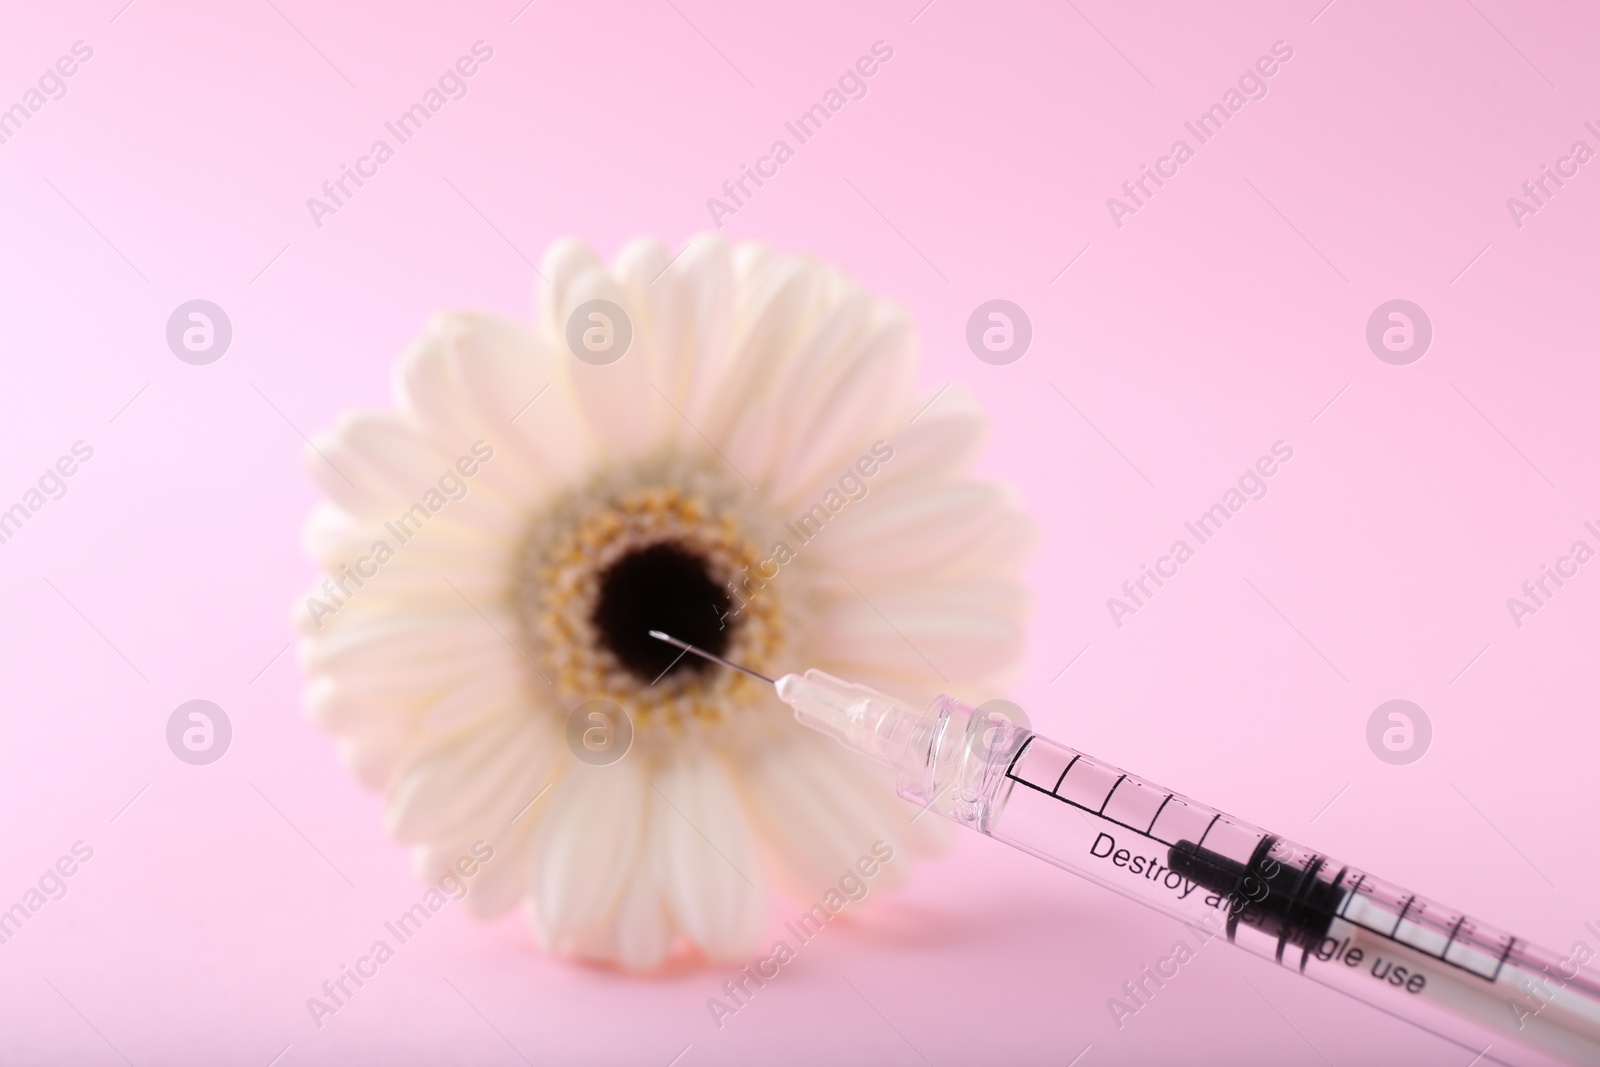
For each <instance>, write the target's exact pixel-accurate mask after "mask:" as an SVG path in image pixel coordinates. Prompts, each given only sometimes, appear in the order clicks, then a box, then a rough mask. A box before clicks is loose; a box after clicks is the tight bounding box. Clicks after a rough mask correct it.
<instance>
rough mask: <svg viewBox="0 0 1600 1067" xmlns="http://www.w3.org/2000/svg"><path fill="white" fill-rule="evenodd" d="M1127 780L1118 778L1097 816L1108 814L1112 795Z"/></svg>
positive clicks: (1124, 777)
mask: <svg viewBox="0 0 1600 1067" xmlns="http://www.w3.org/2000/svg"><path fill="white" fill-rule="evenodd" d="M1127 780H1128V776H1127V775H1126V774H1124V775H1123V776H1122V777H1120V778H1118V779H1117V780H1116V781H1115V782H1113V783H1112V784H1111V789H1110V791H1109V792H1107V793H1106V798H1105V799H1104V800H1102V801H1101V802H1100V810H1099V811H1097V812H1095V814H1096V815H1104V814H1105V813H1106V805H1107V804H1110V803H1111V795H1112V793H1115V792H1116V791H1117V786H1119V785H1121V784H1122V783H1123V782H1126V781H1127ZM1056 788H1057V789H1059V788H1061V787H1060V786H1057V787H1056ZM1169 796H1170V794H1169Z"/></svg>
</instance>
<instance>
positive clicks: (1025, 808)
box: [894, 697, 1600, 1065]
mask: <svg viewBox="0 0 1600 1067" xmlns="http://www.w3.org/2000/svg"><path fill="white" fill-rule="evenodd" d="M917 718H918V719H920V720H921V722H922V724H923V728H922V729H920V730H918V731H916V732H915V734H914V740H913V741H912V744H911V746H910V748H909V749H908V750H906V751H904V752H903V753H901V755H900V758H899V759H898V760H895V761H894V762H895V763H896V764H897V766H898V768H899V770H900V774H901V780H900V793H901V795H902V796H904V797H905V798H906V799H908V800H911V801H914V802H915V803H917V804H920V805H923V806H925V807H931V808H932V809H933V810H935V811H937V812H938V813H939V814H941V815H944V816H946V817H947V818H950V819H952V820H954V821H955V822H958V823H961V824H962V825H964V826H967V827H970V828H971V829H974V830H977V831H978V832H980V833H983V834H986V835H988V836H989V837H992V838H994V839H995V840H997V841H1004V842H1005V843H1007V844H1009V845H1012V846H1014V847H1016V848H1019V849H1022V850H1023V851H1025V852H1029V853H1032V854H1033V855H1035V856H1038V857H1039V858H1040V859H1044V860H1048V861H1049V862H1051V863H1053V864H1055V865H1056V866H1058V867H1062V868H1065V869H1067V870H1069V871H1072V872H1074V873H1075V874H1079V875H1082V876H1083V877H1085V878H1087V879H1089V880H1090V881H1093V882H1097V883H1099V884H1100V885H1103V886H1105V887H1106V888H1108V889H1112V890H1115V891H1116V892H1118V893H1121V894H1122V895H1124V896H1127V897H1131V898H1133V899H1135V900H1138V901H1140V902H1141V903H1144V904H1147V905H1149V906H1150V907H1152V908H1155V909H1156V910H1158V911H1161V912H1164V913H1166V914H1167V915H1170V916H1172V917H1173V918H1175V919H1177V920H1179V921H1180V922H1182V923H1183V924H1185V926H1186V927H1187V928H1188V929H1187V930H1186V931H1181V930H1179V931H1174V933H1175V936H1176V937H1177V938H1178V939H1179V940H1181V941H1182V942H1183V943H1184V944H1185V945H1186V946H1187V950H1188V951H1189V952H1197V951H1200V950H1201V949H1202V948H1203V946H1206V945H1209V944H1211V943H1213V942H1221V941H1229V942H1232V943H1233V944H1234V945H1237V946H1238V947H1240V948H1243V949H1245V950H1246V951H1249V952H1252V953H1254V954H1256V955H1258V956H1262V957H1264V958H1266V959H1268V960H1271V961H1273V962H1275V963H1277V964H1279V965H1281V966H1284V967H1289V968H1292V969H1293V970H1296V971H1298V972H1300V973H1301V974H1303V975H1305V976H1306V977H1308V978H1312V979H1315V980H1316V981H1318V982H1321V983H1323V984H1325V985H1329V986H1332V987H1334V988H1336V989H1339V990H1341V991H1342V992H1345V993H1347V994H1349V995H1351V996H1353V997H1355V998H1357V999H1359V1000H1363V1001H1367V1002H1369V1003H1371V1004H1373V1005H1374V1006H1376V1007H1378V1008H1381V1009H1383V1010H1385V1011H1387V1012H1389V1013H1390V1014H1393V1015H1396V1016H1399V1017H1401V1018H1404V1019H1407V1020H1409V1021H1411V1022H1414V1023H1416V1024H1418V1025H1420V1026H1422V1027H1424V1028H1426V1029H1428V1030H1431V1031H1433V1032H1434V1033H1436V1034H1438V1035H1439V1036H1441V1037H1444V1038H1446V1039H1447V1040H1451V1041H1454V1042H1456V1043H1457V1044H1460V1045H1462V1046H1463V1047H1464V1048H1466V1049H1467V1050H1468V1051H1469V1054H1473V1055H1475V1054H1478V1053H1480V1052H1482V1051H1483V1050H1485V1049H1487V1050H1488V1051H1487V1052H1484V1053H1483V1062H1490V1061H1494V1062H1501V1063H1509V1064H1519V1065H1521V1064H1543V1063H1555V1062H1570V1063H1586V1064H1600V985H1597V983H1596V981H1595V976H1596V973H1597V969H1600V960H1595V961H1593V962H1591V960H1590V958H1589V954H1588V951H1587V949H1586V948H1585V949H1584V951H1583V952H1582V953H1579V952H1578V950H1577V948H1576V947H1575V949H1574V952H1573V954H1571V955H1567V956H1562V955H1560V954H1558V953H1553V952H1548V951H1546V950H1543V949H1539V948H1537V947H1535V946H1533V945H1530V944H1529V943H1528V942H1526V941H1524V940H1523V939H1521V938H1517V937H1513V936H1512V935H1510V934H1509V933H1507V932H1505V931H1503V930H1499V929H1496V928H1494V927H1491V926H1488V925H1487V924H1484V923H1480V922H1478V921H1477V920H1475V919H1472V918H1470V917H1468V916H1466V915H1464V914H1462V913H1461V912H1459V911H1455V910H1453V909H1451V908H1447V907H1444V906H1443V905H1441V904H1438V903H1436V902H1434V901H1431V900H1428V899H1427V898H1425V897H1422V896H1420V895H1418V894H1415V893H1412V892H1409V891H1407V890H1404V889H1401V888H1400V887H1398V886H1395V885H1393V884H1391V883H1388V882H1385V881H1383V880H1381V879H1378V878H1375V877H1373V876H1372V875H1370V874H1368V873H1366V872H1365V871H1362V870H1359V869H1357V868H1355V867H1353V866H1351V865H1349V864H1346V863H1343V862H1341V861H1338V860H1335V859H1333V858H1332V857H1329V856H1327V855H1324V854H1322V853H1319V852H1316V851H1315V850H1312V849H1309V848H1306V847H1304V846H1302V845H1298V844H1295V843H1294V842H1292V841H1289V840H1287V839H1285V838H1282V837H1279V836H1278V835H1276V834H1272V833H1270V832H1268V831H1266V830H1263V829H1261V828H1260V827H1257V826H1252V825H1250V824H1249V823H1246V822H1243V821H1241V820H1239V819H1235V818H1233V817H1231V816H1229V815H1225V814H1223V813H1222V812H1220V811H1218V810H1216V809H1215V808H1211V807H1208V806H1207V805H1205V804H1201V803H1198V802H1196V801H1194V800H1191V799H1189V798H1188V797H1185V796H1182V795H1181V794H1178V793H1174V792H1172V791H1171V790H1169V789H1166V788H1164V787H1161V786H1158V785H1156V784H1154V783H1152V782H1148V781H1145V780H1144V779H1142V778H1139V777H1136V776H1135V775H1131V774H1128V773H1126V772H1124V771H1122V770H1121V769H1119V768H1117V767H1114V766H1111V765H1110V764H1108V763H1106V762H1104V761H1103V760H1097V759H1094V758H1093V757H1090V756H1088V755H1085V754H1084V753H1081V752H1078V751H1076V750H1074V749H1070V748H1067V747H1066V746H1064V745H1058V744H1056V743H1055V742H1053V741H1049V740H1046V739H1045V738H1043V737H1040V736H1038V735H1037V734H1034V733H1032V732H1031V731H1029V730H1027V729H1026V728H1023V727H1020V726H1017V725H1015V724H1013V723H1011V722H1010V721H1009V720H1006V719H1005V718H1003V717H998V716H992V715H989V714H986V713H985V712H982V711H979V710H977V709H974V708H972V707H970V706H968V705H966V704H963V703H961V702H960V701H957V700H954V699H952V698H949V697H941V698H939V699H938V700H937V701H935V702H934V704H933V705H932V706H931V707H930V708H929V710H928V712H927V713H925V714H924V715H921V716H917ZM907 736H908V737H911V736H912V735H907ZM1174 947H1175V949H1176V946H1174ZM1168 977H1170V975H1169V976H1168ZM1144 988H1145V990H1146V992H1150V991H1151V989H1150V987H1149V986H1148V985H1147V986H1145V987H1144ZM1114 993H1115V994H1116V995H1118V996H1123V995H1125V994H1124V992H1123V991H1122V990H1117V991H1114ZM1129 1007H1130V1008H1137V1007H1138V1005H1137V1004H1132V1005H1129Z"/></svg>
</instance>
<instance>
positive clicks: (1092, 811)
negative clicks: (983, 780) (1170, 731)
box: [1006, 771, 1172, 848]
mask: <svg viewBox="0 0 1600 1067" xmlns="http://www.w3.org/2000/svg"><path fill="white" fill-rule="evenodd" d="M1006 777H1007V778H1009V779H1011V780H1012V781H1013V782H1016V783H1017V784H1018V785H1025V786H1027V787H1028V788H1029V789H1032V790H1033V791H1034V792H1035V793H1043V794H1044V795H1045V796H1047V797H1050V798H1051V799H1053V800H1059V801H1061V803H1063V804H1067V805H1069V806H1071V807H1074V808H1077V809H1078V810H1079V811H1086V812H1088V813H1089V814H1090V815H1093V816H1094V817H1095V818H1097V819H1104V820H1105V821H1106V822H1108V823H1111V824H1112V825H1113V826H1120V827H1122V828H1123V829H1124V830H1131V831H1132V832H1134V833H1136V834H1138V835H1139V836H1140V837H1147V838H1149V839H1150V840H1152V841H1154V842H1155V843H1156V844H1158V845H1165V846H1166V847H1167V848H1171V847H1172V842H1171V841H1163V840H1162V839H1161V838H1159V837H1157V836H1156V835H1155V834H1152V833H1146V832H1145V831H1144V830H1141V829H1139V828H1138V827H1137V826H1129V825H1128V824H1127V823H1125V822H1123V821H1121V820H1120V819H1113V818H1112V817H1111V816H1109V815H1103V814H1101V813H1100V812H1098V811H1096V810H1095V809H1093V808H1090V807H1086V806H1085V805H1083V804H1079V803H1078V802H1077V801H1076V800H1068V799H1067V798H1066V797H1064V796H1061V795H1060V794H1058V793H1053V792H1051V791H1050V790H1048V789H1046V788H1044V787H1043V786H1040V785H1034V784H1033V783H1032V782H1030V781H1028V780H1027V779H1026V778H1018V777H1017V776H1016V775H1014V774H1012V773H1011V772H1010V771H1007V772H1006ZM1169 799H1170V798H1169Z"/></svg>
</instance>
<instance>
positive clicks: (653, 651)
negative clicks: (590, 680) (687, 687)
mask: <svg viewBox="0 0 1600 1067" xmlns="http://www.w3.org/2000/svg"><path fill="white" fill-rule="evenodd" d="M599 585H600V588H599V597H598V598H597V602H596V604H595V609H594V615H593V616H592V618H591V622H592V623H593V624H594V628H595V631H596V635H597V636H598V638H599V640H600V643H601V644H602V645H604V646H605V647H606V648H607V649H609V650H610V652H611V654H612V655H614V656H616V657H617V660H618V662H620V663H621V664H622V666H623V667H625V668H627V669H628V671H629V672H631V673H632V674H633V675H634V677H636V678H638V679H640V680H641V681H643V682H645V683H647V684H648V683H651V682H654V681H657V680H658V679H660V678H662V677H666V676H676V675H679V674H684V673H689V672H694V673H703V672H704V671H705V669H706V668H707V667H710V666H711V664H710V663H708V662H706V661H705V660H703V659H701V658H700V657H699V656H691V655H688V654H686V653H684V652H683V651H681V650H680V649H676V648H673V647H672V646H671V645H669V644H666V643H665V642H662V641H658V640H656V639H655V638H653V637H651V636H650V631H651V630H662V631H664V632H666V633H669V634H671V635H672V636H674V637H676V638H678V639H679V640H682V641H687V642H689V643H690V644H691V645H694V646H695V647H696V648H703V649H705V650H706V651H707V652H710V653H712V654H714V655H719V656H720V655H722V654H723V653H724V652H726V651H727V649H728V639H729V637H730V636H731V631H730V630H729V629H728V625H727V623H726V622H725V621H724V618H723V617H724V616H725V615H726V614H727V612H728V609H729V607H730V606H731V604H730V602H729V599H728V594H727V593H726V592H725V591H724V590H723V589H722V587H721V586H719V585H718V584H717V583H716V581H715V580H713V578H712V577H711V573H710V567H709V565H708V564H707V562H706V560H705V558H704V557H703V556H701V555H699V554H697V553H695V552H692V551H689V550H688V549H686V548H684V547H683V546H682V545H679V544H674V543H671V542H663V543H660V544H654V545H650V546H648V547H646V548H641V549H638V550H636V551H633V552H630V553H628V554H627V555H625V556H623V557H622V558H621V559H619V560H617V561H616V562H615V563H613V564H612V565H611V566H610V567H608V568H607V569H606V570H605V572H604V573H603V574H601V575H600V578H599Z"/></svg>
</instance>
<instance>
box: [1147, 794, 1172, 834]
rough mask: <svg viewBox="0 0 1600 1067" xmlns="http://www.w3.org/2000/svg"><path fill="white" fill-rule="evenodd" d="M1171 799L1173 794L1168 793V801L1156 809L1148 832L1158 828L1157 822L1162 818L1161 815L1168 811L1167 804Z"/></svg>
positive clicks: (1164, 801)
mask: <svg viewBox="0 0 1600 1067" xmlns="http://www.w3.org/2000/svg"><path fill="white" fill-rule="evenodd" d="M1171 799H1172V794H1171V793H1168V794H1167V796H1166V799H1165V800H1163V801H1162V802H1161V806H1160V807H1159V808H1157V809H1156V813H1155V814H1154V815H1152V816H1151V817H1150V825H1149V827H1148V828H1147V832H1148V830H1154V829H1155V828H1156V822H1157V821H1158V820H1159V819H1160V818H1161V813H1162V812H1163V811H1166V810H1167V802H1168V801H1170V800H1171Z"/></svg>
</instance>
